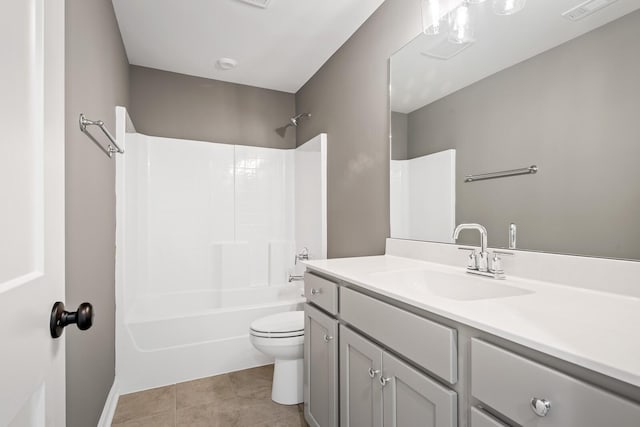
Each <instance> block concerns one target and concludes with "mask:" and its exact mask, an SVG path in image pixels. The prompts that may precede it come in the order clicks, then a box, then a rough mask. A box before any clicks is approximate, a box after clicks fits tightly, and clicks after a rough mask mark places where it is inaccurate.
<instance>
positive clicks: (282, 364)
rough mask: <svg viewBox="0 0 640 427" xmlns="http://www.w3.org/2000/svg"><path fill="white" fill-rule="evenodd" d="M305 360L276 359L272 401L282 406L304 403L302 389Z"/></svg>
mask: <svg viewBox="0 0 640 427" xmlns="http://www.w3.org/2000/svg"><path fill="white" fill-rule="evenodd" d="M303 360H304V359H293V360H283V359H276V363H275V366H274V368H273V385H272V388H271V400H273V401H274V402H276V403H279V404H281V405H296V404H298V403H302V402H303V401H304V397H303V388H302V376H303V371H302V369H303Z"/></svg>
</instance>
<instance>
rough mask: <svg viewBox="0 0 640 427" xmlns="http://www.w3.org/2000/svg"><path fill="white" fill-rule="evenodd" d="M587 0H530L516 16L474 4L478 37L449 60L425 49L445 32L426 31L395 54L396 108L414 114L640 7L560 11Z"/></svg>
mask: <svg viewBox="0 0 640 427" xmlns="http://www.w3.org/2000/svg"><path fill="white" fill-rule="evenodd" d="M584 1H585V0H529V1H527V3H526V6H525V8H524V10H522V11H520V12H519V13H517V14H515V15H511V16H498V15H495V14H494V13H493V12H492V10H491V1H486V2H485V3H483V4H480V5H474V6H471V7H472V8H474V9H475V10H474V13H475V17H476V20H475V23H476V32H475V33H476V34H475V38H476V42H475V43H474V44H472V45H471V46H469V47H468V48H466V49H465V50H463V51H462V52H460V53H459V54H458V55H456V56H454V57H452V58H450V59H447V60H441V59H434V58H431V57H428V56H425V55H424V54H423V52H427V51H430V49H432V48H433V47H434V46H435V45H438V44H439V43H441V42H443V36H427V35H424V34H421V35H420V36H418V37H416V38H415V39H414V40H413V41H411V42H410V43H409V44H407V45H406V46H405V47H404V48H402V49H401V50H400V51H398V52H397V53H395V54H394V55H393V56H392V58H391V109H392V111H397V112H401V113H410V112H412V111H414V110H416V109H418V108H420V107H423V106H424V105H427V104H430V103H431V102H433V101H436V100H438V99H440V98H442V97H444V96H447V95H449V94H451V93H453V92H455V91H457V90H459V89H462V88H464V87H466V86H469V85H471V84H473V83H475V82H477V81H479V80H482V79H483V78H485V77H488V76H490V75H492V74H494V73H496V72H498V71H500V70H503V69H505V68H508V67H510V66H512V65H515V64H517V63H519V62H522V61H524V60H526V59H528V58H531V57H533V56H535V55H538V54H540V53H542V52H544V51H546V50H549V49H551V48H553V47H555V46H558V45H560V44H562V43H565V42H567V41H569V40H571V39H573V38H575V37H578V36H580V35H582V34H584V33H587V32H589V31H591V30H593V29H595V28H597V27H600V26H602V25H604V24H606V23H608V22H611V21H613V20H614V19H617V18H619V17H621V16H624V15H626V14H628V13H630V12H632V11H634V10H637V9H640V1H639V0H618V1H616V2H615V3H612V4H610V5H609V6H607V7H605V8H604V9H601V10H599V11H598V12H596V13H594V14H592V15H590V16H587V17H585V18H584V19H582V20H580V21H576V22H572V21H569V20H567V19H566V18H563V17H562V16H561V13H563V12H565V11H567V10H569V9H571V8H572V7H574V6H576V5H578V4H581V3H583V2H584ZM445 37H446V36H445ZM611 48H612V49H615V48H616V47H615V46H611Z"/></svg>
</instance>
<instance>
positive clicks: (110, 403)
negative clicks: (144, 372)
mask: <svg viewBox="0 0 640 427" xmlns="http://www.w3.org/2000/svg"><path fill="white" fill-rule="evenodd" d="M119 397H120V391H119V387H118V380H117V379H114V380H113V385H112V386H111V390H109V395H108V396H107V401H106V402H105V403H104V408H103V409H102V414H100V419H99V420H98V426H97V427H110V426H111V422H112V421H113V416H114V415H115V413H116V407H117V406H118V398H119Z"/></svg>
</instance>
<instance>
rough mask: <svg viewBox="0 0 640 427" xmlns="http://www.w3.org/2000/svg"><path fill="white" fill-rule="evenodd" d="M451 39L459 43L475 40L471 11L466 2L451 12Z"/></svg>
mask: <svg viewBox="0 0 640 427" xmlns="http://www.w3.org/2000/svg"><path fill="white" fill-rule="evenodd" d="M449 41H450V42H451V43H458V44H460V43H472V42H474V41H475V39H474V35H473V23H472V22H471V12H470V10H469V8H468V7H467V6H466V4H463V5H462V6H459V7H458V8H456V9H455V10H454V11H453V12H451V13H450V14H449Z"/></svg>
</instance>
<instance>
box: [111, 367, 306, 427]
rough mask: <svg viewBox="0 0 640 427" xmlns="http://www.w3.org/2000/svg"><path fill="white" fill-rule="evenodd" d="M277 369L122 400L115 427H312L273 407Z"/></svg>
mask: <svg viewBox="0 0 640 427" xmlns="http://www.w3.org/2000/svg"><path fill="white" fill-rule="evenodd" d="M272 377H273V365H268V366H263V367H259V368H253V369H247V370H244V371H238V372H232V373H229V374H224V375H218V376H215V377H209V378H203V379H199V380H195V381H189V382H185V383H180V384H175V385H171V386H166V387H160V388H155V389H152V390H145V391H141V392H138V393H132V394H126V395H124V396H120V399H119V400H118V407H117V408H116V413H115V415H114V417H113V423H112V424H111V425H112V427H218V426H220V427H307V423H306V422H305V421H304V415H303V409H302V404H300V405H292V406H284V405H278V404H276V403H274V402H273V401H271V378H272Z"/></svg>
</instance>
